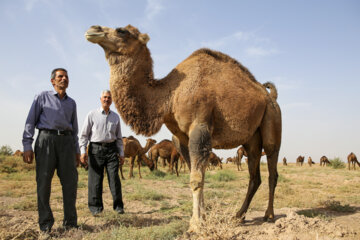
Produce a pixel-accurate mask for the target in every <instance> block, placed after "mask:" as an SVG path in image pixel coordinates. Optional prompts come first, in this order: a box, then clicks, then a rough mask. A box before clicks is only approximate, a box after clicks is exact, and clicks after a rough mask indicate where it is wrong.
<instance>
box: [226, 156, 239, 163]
mask: <svg viewBox="0 0 360 240" xmlns="http://www.w3.org/2000/svg"><path fill="white" fill-rule="evenodd" d="M236 160H237V157H228V158H227V159H226V162H225V163H226V164H228V163H229V162H231V163H233V164H236Z"/></svg>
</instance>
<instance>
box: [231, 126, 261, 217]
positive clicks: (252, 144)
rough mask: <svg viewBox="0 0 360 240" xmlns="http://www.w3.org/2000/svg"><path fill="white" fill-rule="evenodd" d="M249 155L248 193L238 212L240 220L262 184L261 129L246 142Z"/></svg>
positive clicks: (245, 145)
mask: <svg viewBox="0 0 360 240" xmlns="http://www.w3.org/2000/svg"><path fill="white" fill-rule="evenodd" d="M244 147H245V150H246V152H247V155H248V170H249V175H250V180H249V186H248V190H247V193H246V197H245V200H244V202H243V205H242V206H241V208H240V210H239V211H238V212H237V213H236V217H237V218H240V221H242V222H244V221H245V215H246V212H247V210H248V208H249V205H250V203H251V200H252V198H253V197H254V195H255V193H256V191H257V190H258V188H259V186H260V184H261V176H260V158H261V149H262V146H261V137H260V133H259V131H256V132H255V134H254V136H253V137H252V138H251V139H250V141H249V142H248V143H247V144H244Z"/></svg>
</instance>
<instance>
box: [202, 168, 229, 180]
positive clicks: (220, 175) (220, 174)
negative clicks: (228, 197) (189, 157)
mask: <svg viewBox="0 0 360 240" xmlns="http://www.w3.org/2000/svg"><path fill="white" fill-rule="evenodd" d="M235 179H236V174H235V173H234V172H233V171H229V170H220V171H217V172H216V173H215V174H206V175H205V181H209V180H213V181H217V182H229V181H234V180H235Z"/></svg>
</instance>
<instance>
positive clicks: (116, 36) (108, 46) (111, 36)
mask: <svg viewBox="0 0 360 240" xmlns="http://www.w3.org/2000/svg"><path fill="white" fill-rule="evenodd" d="M85 37H86V39H87V40H88V41H90V42H92V43H96V44H99V45H100V46H101V47H102V48H103V49H104V51H105V56H106V58H107V59H109V58H110V57H111V56H112V55H115V56H118V55H126V56H132V55H135V54H136V53H137V51H138V49H140V48H143V47H144V46H146V43H147V42H148V41H149V39H150V38H149V36H148V35H147V34H143V33H140V32H139V30H138V29H137V28H135V27H133V26H131V25H127V26H126V27H119V28H115V29H113V28H108V27H101V26H97V25H96V26H92V27H90V28H89V30H87V32H86V33H85Z"/></svg>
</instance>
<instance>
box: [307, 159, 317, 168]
mask: <svg viewBox="0 0 360 240" xmlns="http://www.w3.org/2000/svg"><path fill="white" fill-rule="evenodd" d="M308 164H309V166H310V167H311V165H313V164H315V162H313V160H312V158H311V157H309V158H308Z"/></svg>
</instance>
